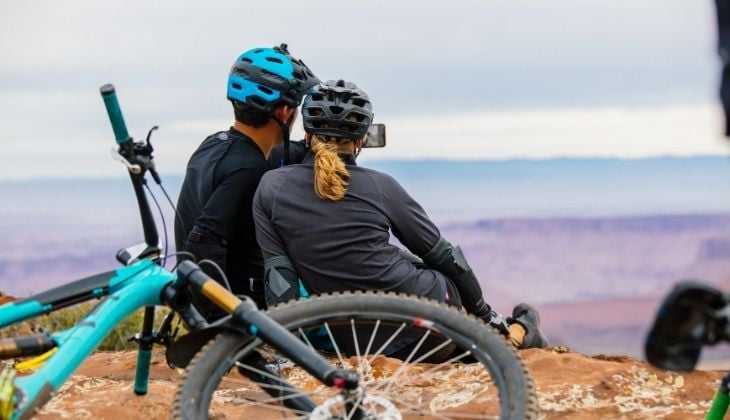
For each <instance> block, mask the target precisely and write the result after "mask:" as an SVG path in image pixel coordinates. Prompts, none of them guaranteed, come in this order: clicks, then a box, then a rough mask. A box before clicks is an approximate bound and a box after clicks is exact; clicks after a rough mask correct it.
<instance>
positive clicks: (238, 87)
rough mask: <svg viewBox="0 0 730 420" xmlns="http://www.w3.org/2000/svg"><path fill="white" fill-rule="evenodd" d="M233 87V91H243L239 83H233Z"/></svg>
mask: <svg viewBox="0 0 730 420" xmlns="http://www.w3.org/2000/svg"><path fill="white" fill-rule="evenodd" d="M231 86H232V87H233V89H238V90H241V85H240V84H238V83H231Z"/></svg>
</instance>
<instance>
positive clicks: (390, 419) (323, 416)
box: [309, 395, 403, 420]
mask: <svg viewBox="0 0 730 420" xmlns="http://www.w3.org/2000/svg"><path fill="white" fill-rule="evenodd" d="M356 406H357V407H356V408H359V409H361V410H363V411H364V412H365V413H364V416H365V417H364V418H365V419H373V420H376V419H377V420H402V419H403V417H402V416H401V414H400V411H398V409H397V408H396V407H395V405H393V403H391V402H390V401H389V400H388V399H387V398H384V397H380V396H377V395H367V396H365V397H364V398H362V399H361V400H360V401H359V402H357V401H356ZM333 409H334V411H335V412H334V413H333ZM345 411H347V410H346V409H345V399H344V398H343V397H342V395H336V396H334V397H332V398H328V399H326V400H325V401H324V402H323V403H322V404H320V405H318V406H317V407H316V408H315V409H314V411H312V413H311V414H310V415H309V419H310V420H331V419H337V418H351V417H352V414H353V413H352V412H347V413H345ZM335 413H344V415H343V414H339V415H338V414H335Z"/></svg>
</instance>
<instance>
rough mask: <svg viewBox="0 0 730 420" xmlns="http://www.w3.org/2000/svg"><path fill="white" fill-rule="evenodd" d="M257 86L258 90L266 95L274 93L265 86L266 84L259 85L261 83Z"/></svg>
mask: <svg viewBox="0 0 730 420" xmlns="http://www.w3.org/2000/svg"><path fill="white" fill-rule="evenodd" d="M258 88H259V90H260V91H261V92H264V93H265V94H267V95H271V94H272V93H274V91H273V90H271V89H269V88H267V87H266V86H261V85H259V87H258Z"/></svg>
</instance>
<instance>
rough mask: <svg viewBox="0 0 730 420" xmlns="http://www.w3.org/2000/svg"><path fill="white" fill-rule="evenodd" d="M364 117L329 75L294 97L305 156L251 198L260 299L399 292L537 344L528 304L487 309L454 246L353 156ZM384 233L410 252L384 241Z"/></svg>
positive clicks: (356, 98) (357, 102) (365, 100)
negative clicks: (507, 311) (506, 310)
mask: <svg viewBox="0 0 730 420" xmlns="http://www.w3.org/2000/svg"><path fill="white" fill-rule="evenodd" d="M372 121H373V108H372V104H371V102H370V98H369V97H368V95H367V93H365V92H364V91H363V90H362V89H360V88H359V87H358V86H357V85H355V84H354V83H351V82H345V81H343V80H337V81H335V80H330V81H327V82H325V83H322V84H320V85H319V86H317V87H315V88H314V89H313V90H312V91H311V92H310V93H309V94H308V95H307V96H306V97H305V98H304V101H303V103H302V122H303V125H304V131H305V133H306V135H305V143H306V144H307V146H308V150H307V152H306V154H305V155H304V157H303V159H302V161H301V163H300V164H296V165H289V166H284V167H281V168H279V169H276V170H272V171H269V172H267V173H266V174H265V175H264V176H263V178H262V179H261V183H260V184H259V187H258V189H257V191H256V195H255V197H254V203H253V214H254V222H255V225H256V239H257V241H258V243H259V245H260V247H261V251H262V254H263V257H264V276H265V277H264V278H265V288H264V291H265V295H266V300H267V303H268V304H269V305H271V304H275V303H279V302H284V301H287V300H289V299H295V298H299V297H301V296H303V295H306V294H322V293H330V292H337V291H352V290H381V291H388V292H398V293H405V294H411V295H417V296H422V297H427V298H431V299H434V300H437V301H440V302H445V303H448V304H451V305H454V306H459V307H463V308H464V309H466V311H467V312H469V313H471V314H474V315H475V316H477V317H480V318H482V319H483V320H484V321H485V322H487V323H488V324H490V325H491V326H492V327H494V328H496V329H497V330H498V331H500V332H501V333H503V334H504V335H506V336H509V337H510V338H511V339H512V340H513V342H514V343H515V345H517V346H518V347H520V348H527V347H545V346H547V340H546V339H545V337H544V336H543V334H542V333H541V332H540V328H539V324H540V319H539V315H538V313H537V311H536V310H535V309H534V308H532V307H531V306H530V305H527V304H520V305H517V306H516V307H515V308H514V310H513V312H512V317H510V318H508V319H505V318H503V317H502V315H500V314H499V313H498V312H496V311H494V310H493V309H492V308H491V307H490V306H489V305H488V304H487V303H486V302H485V301H484V298H483V295H482V290H481V287H480V285H479V282H478V280H477V279H476V277H475V276H474V273H473V271H472V270H471V268H470V267H469V264H468V263H467V262H466V259H465V258H464V254H463V253H462V252H461V248H459V247H458V246H457V247H454V246H453V245H451V243H449V242H448V241H447V240H446V239H444V238H443V237H441V234H440V233H439V230H438V228H437V227H436V225H435V224H434V223H433V222H432V221H431V220H430V219H429V218H428V215H427V214H426V212H425V211H424V210H423V208H422V207H421V206H420V205H419V204H418V203H417V202H416V201H415V200H414V199H413V198H412V197H411V196H410V195H409V194H408V193H407V192H406V191H405V190H404V189H403V187H402V186H401V185H400V184H399V183H398V182H397V181H396V180H395V179H393V178H392V177H391V176H389V175H387V174H384V173H381V172H378V171H375V170H372V169H368V168H363V167H361V166H358V165H357V164H356V162H355V160H356V158H357V156H358V155H359V153H360V150H361V149H362V146H363V140H364V138H365V136H366V133H367V131H368V128H369V127H370V125H371V123H372ZM391 233H392V234H393V236H395V237H396V238H397V239H398V240H399V241H400V243H401V244H403V245H404V246H405V247H406V248H408V250H409V251H411V252H412V254H409V253H407V252H405V251H402V250H401V249H400V248H398V247H397V246H395V245H393V244H391V243H390V235H391ZM413 254H415V255H413ZM416 256H417V257H416Z"/></svg>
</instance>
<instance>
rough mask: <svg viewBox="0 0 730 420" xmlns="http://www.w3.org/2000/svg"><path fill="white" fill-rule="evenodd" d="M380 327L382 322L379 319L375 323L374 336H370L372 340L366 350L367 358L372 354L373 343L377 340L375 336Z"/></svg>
mask: <svg viewBox="0 0 730 420" xmlns="http://www.w3.org/2000/svg"><path fill="white" fill-rule="evenodd" d="M379 327H380V320H379V319H378V320H377V321H375V328H374V329H373V332H372V334H370V340H369V341H368V347H367V348H366V349H365V356H367V355H368V354H370V347H372V346H373V341H374V340H375V334H377V332H378V328H379Z"/></svg>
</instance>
